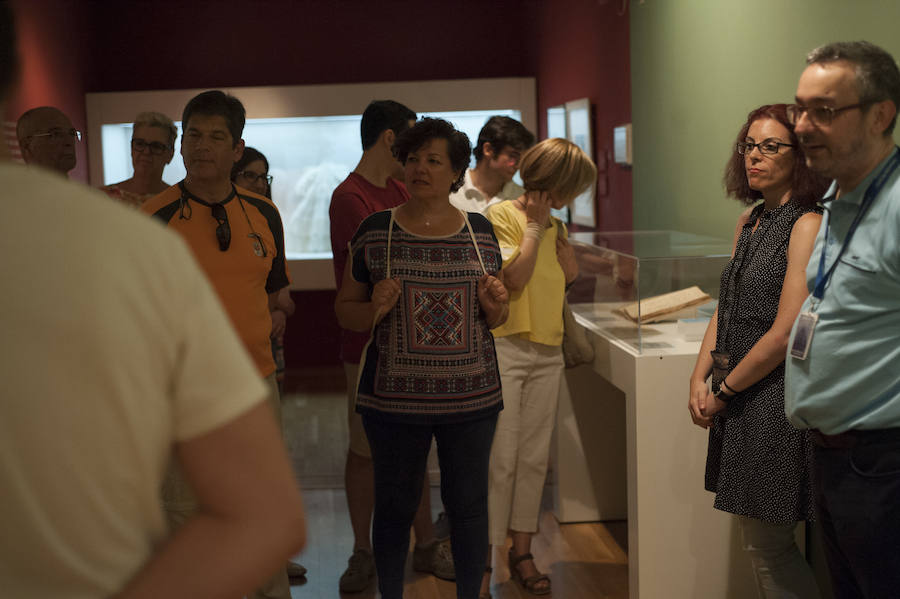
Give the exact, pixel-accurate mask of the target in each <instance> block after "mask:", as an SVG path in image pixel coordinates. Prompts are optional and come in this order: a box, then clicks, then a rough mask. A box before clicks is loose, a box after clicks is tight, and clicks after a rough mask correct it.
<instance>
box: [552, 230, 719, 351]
mask: <svg viewBox="0 0 900 599" xmlns="http://www.w3.org/2000/svg"><path fill="white" fill-rule="evenodd" d="M569 239H570V241H571V242H572V245H573V247H574V249H575V255H576V257H577V260H578V267H579V275H578V279H576V281H575V283H574V284H573V285H572V287H571V288H570V289H569V292H568V295H567V297H568V300H569V305H570V306H571V308H572V312H573V313H574V314H575V317H576V318H577V319H578V321H579V322H580V323H581V324H582V325H584V326H585V327H587V328H588V329H589V330H592V331H594V332H596V333H598V334H600V335H603V336H606V337H609V338H611V339H614V340H617V341H619V342H621V343H624V344H626V345H627V346H628V347H629V348H630V349H631V350H632V351H634V352H636V353H645V352H658V353H670V352H673V351H680V350H684V349H685V347H686V346H687V344H689V343H693V344H696V341H697V335H696V332H697V330H699V329H701V328H704V329H705V323H706V322H708V319H709V317H710V316H711V314H712V312H713V310H714V304H715V301H716V300H717V299H718V297H719V276H720V274H721V272H722V268H723V267H724V266H725V264H726V263H727V262H728V260H729V258H730V255H731V243H730V242H729V241H728V240H726V239H720V238H715V237H707V236H704V235H695V234H692V233H681V232H678V231H624V232H607V233H598V232H591V233H572V234H571V235H570V237H569ZM660 296H662V297H660ZM703 319H706V320H703ZM701 337H702V335H701ZM694 351H696V350H694Z"/></svg>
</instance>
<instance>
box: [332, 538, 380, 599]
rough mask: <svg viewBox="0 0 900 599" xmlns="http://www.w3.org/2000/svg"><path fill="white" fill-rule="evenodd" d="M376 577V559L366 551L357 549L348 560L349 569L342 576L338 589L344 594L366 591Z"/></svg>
mask: <svg viewBox="0 0 900 599" xmlns="http://www.w3.org/2000/svg"><path fill="white" fill-rule="evenodd" d="M374 576H375V558H374V557H372V554H371V552H369V551H366V550H365V549H356V550H355V551H354V552H353V555H351V556H350V559H349V560H347V569H346V570H344V573H343V574H341V581H340V582H339V583H338V588H339V589H340V591H341V592H342V593H359V592H360V591H364V590H365V589H366V587H367V586H369V583H370V582H371V581H372V577H374Z"/></svg>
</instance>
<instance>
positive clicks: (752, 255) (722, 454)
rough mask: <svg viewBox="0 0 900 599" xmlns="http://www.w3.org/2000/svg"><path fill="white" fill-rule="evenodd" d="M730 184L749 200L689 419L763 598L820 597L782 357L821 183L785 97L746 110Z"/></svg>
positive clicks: (802, 461) (803, 441)
mask: <svg viewBox="0 0 900 599" xmlns="http://www.w3.org/2000/svg"><path fill="white" fill-rule="evenodd" d="M725 187H726V189H727V191H728V193H729V195H730V196H732V197H734V198H735V199H738V200H740V201H741V202H743V203H744V204H748V205H751V207H750V208H748V209H747V210H746V211H745V212H744V213H743V214H741V216H740V218H738V223H737V228H736V230H735V241H734V250H733V252H732V259H731V261H730V262H729V263H728V264H727V265H726V266H725V269H724V270H723V271H722V280H721V285H720V288H719V307H718V310H717V311H716V315H715V316H714V317H713V318H712V320H710V323H709V327H708V328H707V330H706V336H705V337H704V338H703V344H702V346H701V348H700V355H699V356H698V357H697V364H696V366H695V367H694V372H693V375H692V376H691V384H690V401H689V406H688V407H689V409H690V413H691V418H692V419H693V421H694V423H695V424H697V425H698V426H701V427H703V428H709V429H710V433H709V451H708V456H707V461H706V489H707V490H708V491H712V492H714V493H715V494H716V498H715V502H714V504H713V505H714V507H715V508H716V509H719V510H723V511H726V512H730V513H732V514H736V515H737V516H738V521H739V522H740V525H741V530H742V537H743V545H744V550H745V551H746V552H747V553H748V554H749V556H750V560H751V563H752V565H753V569H754V573H755V575H756V581H757V585H758V587H759V596H760V597H786V596H791V597H798V598H810V597H819V589H818V586H817V585H816V581H815V579H814V578H813V575H812V572H811V571H810V568H809V565H808V564H807V563H806V562H805V561H804V559H803V556H802V555H801V554H800V551H799V549H798V548H797V546H796V544H795V543H794V529H795V527H796V524H797V522H799V521H801V520H811V519H812V514H813V512H812V510H813V507H812V497H811V487H810V481H809V472H808V462H809V455H810V454H809V452H810V445H809V439H808V436H807V432H806V431H798V430H795V429H794V428H793V427H791V425H790V424H789V423H788V421H787V418H785V415H784V358H785V354H786V352H787V343H788V337H789V335H790V332H791V326H792V325H793V323H794V320H795V319H796V318H797V314H798V313H799V311H800V306H801V304H802V303H803V300H804V299H806V296H807V295H808V293H809V292H808V290H807V288H806V264H807V262H808V261H809V256H810V254H811V253H812V249H813V244H814V242H815V237H816V232H817V231H818V229H819V223H820V221H821V216H820V214H821V210H819V209H817V208H816V201H817V200H818V199H819V198H820V197H821V196H822V193H823V192H824V190H825V182H824V181H821V180H820V179H819V178H817V177H816V176H815V175H814V174H813V173H812V172H811V171H810V170H809V169H808V168H807V167H806V161H805V158H804V156H803V152H802V150H801V149H800V146H799V144H798V142H797V137H796V135H795V134H794V131H793V128H792V126H791V125H790V123H789V122H788V118H787V113H786V110H785V105H784V104H774V105H769V106H762V107H760V108H758V109H756V110H754V111H753V112H751V113H750V115H749V116H748V118H747V122H746V123H744V126H743V127H742V128H741V130H740V133H739V134H738V138H737V143H736V144H735V149H734V151H733V152H732V155H731V159H730V160H729V162H728V167H727V169H726V172H725ZM760 199H761V200H762V202H759V203H756V202H757V200H760ZM753 204H756V205H755V206H754V205H753ZM712 350H715V351H712ZM710 374H711V375H712V387H713V388H712V391H710V389H709V387H708V386H707V384H706V379H707V378H708V377H709V376H710Z"/></svg>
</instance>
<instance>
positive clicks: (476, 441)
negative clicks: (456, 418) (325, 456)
mask: <svg viewBox="0 0 900 599" xmlns="http://www.w3.org/2000/svg"><path fill="white" fill-rule="evenodd" d="M496 425H497V416H496V415H493V416H489V417H487V418H481V419H478V420H473V421H470V422H460V423H456V424H436V425H411V424H399V423H393V422H385V421H383V420H380V419H379V418H377V417H373V416H368V415H364V416H363V426H364V427H365V429H366V436H368V438H369V446H370V447H371V449H372V463H373V466H374V469H375V517H374V521H373V523H372V546H373V549H374V553H375V569H376V570H377V572H378V589H379V590H380V591H381V596H382V598H383V599H400V598H401V597H403V570H404V568H405V566H406V557H407V554H408V553H409V529H410V526H412V523H413V519H414V517H415V515H416V510H417V508H418V506H419V500H420V499H421V493H422V485H423V483H424V477H425V469H426V461H427V458H428V450H429V449H430V448H431V438H432V436H433V437H434V439H435V440H436V441H437V450H438V462H439V463H440V466H441V499H442V500H443V502H444V509H445V510H446V511H447V516H448V517H449V519H450V544H451V547H452V549H453V564H454V567H455V568H456V596H457V597H458V598H459V599H475V598H477V597H478V590H479V587H480V586H481V577H482V575H483V574H484V568H485V564H486V563H487V549H488V515H487V486H488V461H489V457H490V453H491V443H492V441H493V439H494V428H495V427H496Z"/></svg>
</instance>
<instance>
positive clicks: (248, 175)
mask: <svg viewBox="0 0 900 599" xmlns="http://www.w3.org/2000/svg"><path fill="white" fill-rule="evenodd" d="M235 177H243V178H244V179H246V180H247V181H249V182H250V183H256V181H257V180H259V179H265V180H266V184H267V185H271V184H272V180H273V179H274V178H275V177H273V176H272V175H265V174H262V173H254V172H253V171H241V172H239V173H238V174H237V175H235Z"/></svg>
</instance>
